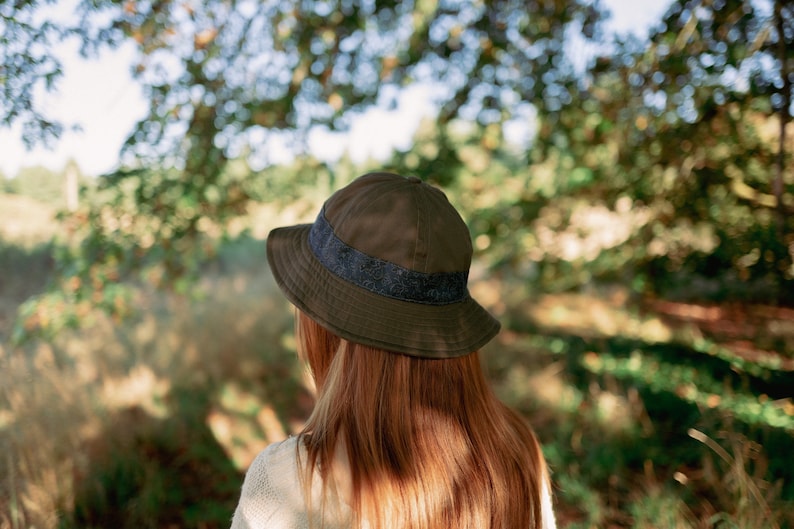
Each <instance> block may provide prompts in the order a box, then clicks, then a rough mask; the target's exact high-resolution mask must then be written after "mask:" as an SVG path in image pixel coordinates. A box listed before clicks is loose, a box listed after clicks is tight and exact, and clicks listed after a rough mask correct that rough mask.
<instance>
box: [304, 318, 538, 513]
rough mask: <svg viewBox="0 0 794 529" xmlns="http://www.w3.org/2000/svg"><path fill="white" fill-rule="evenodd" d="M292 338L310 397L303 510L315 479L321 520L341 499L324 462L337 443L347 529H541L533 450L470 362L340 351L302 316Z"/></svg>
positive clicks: (348, 347)
mask: <svg viewBox="0 0 794 529" xmlns="http://www.w3.org/2000/svg"><path fill="white" fill-rule="evenodd" d="M296 335H297V341H298V349H299V354H300V355H301V357H302V358H303V359H304V361H305V362H306V363H307V364H308V367H309V369H310V371H311V374H312V376H313V378H314V381H315V384H316V386H317V402H316V404H315V408H314V411H313V413H312V415H311V416H310V418H309V419H308V422H307V424H306V426H305V428H304V430H303V432H302V433H301V439H302V443H301V444H302V445H303V446H304V447H305V449H306V461H301V464H300V467H301V476H302V480H303V488H304V492H305V494H304V495H305V497H306V499H307V502H310V501H311V500H310V498H311V488H312V476H313V475H314V473H315V472H318V473H319V476H320V478H321V481H322V483H321V487H322V488H321V490H322V494H323V495H322V498H323V502H322V503H323V506H322V508H321V511H322V509H324V508H325V505H326V501H325V498H326V497H327V495H328V494H329V492H330V491H334V492H333V493H334V494H336V489H335V487H334V485H333V475H332V469H331V467H332V465H331V464H324V462H331V461H333V460H334V457H335V453H336V450H337V443H342V446H343V448H344V449H345V450H346V454H349V456H348V460H349V471H350V483H351V485H352V489H351V491H350V492H351V494H350V497H349V503H350V507H351V510H352V516H353V519H352V520H351V521H350V523H351V527H356V528H361V527H364V524H366V526H367V527H369V528H371V529H385V528H387V527H388V528H400V529H442V528H443V529H448V528H450V527H456V528H469V529H487V528H493V529H497V528H498V529H512V528H516V529H518V528H520V529H527V528H533V529H540V527H541V524H542V520H541V516H542V515H541V510H542V508H541V494H542V490H543V488H544V487H548V482H547V480H548V473H547V470H546V464H545V461H544V458H543V455H542V453H541V451H540V446H539V444H538V441H537V439H536V437H535V435H534V433H533V432H532V430H531V429H530V427H529V426H528V425H527V424H526V423H525V422H524V420H523V419H522V418H521V417H520V416H518V415H517V414H516V413H515V412H513V411H512V410H510V409H509V408H507V407H506V406H505V405H504V404H503V403H502V402H500V401H499V400H498V399H497V398H496V396H495V395H494V394H493V392H492V390H491V389H490V387H489V385H488V383H487V381H486V379H485V376H484V374H483V371H482V367H481V365H480V360H479V355H478V353H477V352H473V353H472V354H469V355H466V356H462V357H459V358H447V359H425V358H416V357H411V356H406V355H402V354H396V353H390V352H387V351H383V350H380V349H376V348H373V347H368V346H365V345H361V344H357V343H353V342H349V341H347V340H343V339H341V338H339V337H337V336H336V335H334V334H333V333H331V332H329V331H328V330H326V329H325V328H323V327H322V326H320V325H319V324H317V323H316V322H314V321H313V320H312V319H311V318H309V317H308V316H306V315H305V314H303V313H302V312H301V311H298V316H297V318H296ZM338 499H339V498H337V500H338ZM308 507H309V512H312V506H311V505H308Z"/></svg>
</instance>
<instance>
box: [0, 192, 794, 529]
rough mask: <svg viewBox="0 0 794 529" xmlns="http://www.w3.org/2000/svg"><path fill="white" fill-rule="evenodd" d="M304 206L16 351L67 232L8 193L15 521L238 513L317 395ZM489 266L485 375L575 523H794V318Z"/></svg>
mask: <svg viewBox="0 0 794 529" xmlns="http://www.w3.org/2000/svg"><path fill="white" fill-rule="evenodd" d="M290 211H294V210H290ZM304 211H313V209H312V208H308V207H302V208H301V209H300V210H299V212H298V213H294V212H293V213H289V214H287V213H284V212H280V213H277V212H275V211H273V210H268V209H263V210H261V211H258V212H256V217H255V218H252V219H251V222H252V224H253V225H255V226H257V227H258V230H257V231H255V232H253V235H252V236H246V237H241V238H239V239H237V240H235V241H232V242H230V243H228V244H226V245H225V246H224V247H223V248H222V251H221V252H220V254H219V255H218V257H217V258H216V259H215V260H214V261H213V262H212V263H210V264H209V265H207V266H206V267H205V269H204V271H203V273H202V277H201V280H200V281H199V284H198V285H197V288H196V291H195V292H194V293H193V294H192V295H190V296H183V295H176V294H173V293H167V292H162V291H154V290H151V289H149V288H146V287H144V286H135V285H133V293H134V294H133V295H134V300H133V303H132V305H133V306H134V307H135V308H136V310H135V312H134V313H133V314H132V315H131V316H130V317H129V318H128V319H126V320H124V321H114V320H113V319H111V318H109V317H107V316H106V315H105V314H103V313H101V312H99V311H96V310H91V311H88V312H86V313H85V314H83V315H82V316H81V319H82V322H83V325H82V327H81V328H80V329H77V330H68V331H63V332H61V333H59V334H58V335H57V336H56V337H55V338H53V339H50V340H46V341H45V340H39V341H33V342H30V343H27V344H25V345H24V346H21V345H20V346H12V344H11V340H10V336H11V332H12V327H13V324H14V315H15V312H16V309H17V307H18V306H19V305H20V304H21V303H22V302H24V301H25V300H26V299H27V298H28V297H29V296H31V295H34V294H37V293H39V292H42V291H43V290H44V289H45V288H46V286H47V282H48V280H49V278H50V277H51V274H52V270H53V261H52V257H51V256H52V249H53V247H52V245H51V244H49V243H48V241H49V240H50V238H51V237H52V235H53V234H56V233H57V232H58V226H57V223H56V222H54V220H53V218H54V217H53V215H52V211H50V210H48V208H46V207H44V206H42V205H41V204H35V203H31V202H27V201H26V202H24V203H21V202H20V197H8V196H0V252H1V253H0V267H1V271H2V274H0V281H1V282H0V529H17V528H23V527H24V528H33V527H36V528H42V529H49V528H64V529H66V528H77V527H80V528H92V527H95V528H99V527H103V528H104V527H106V528H126V527H129V528H133V527H135V528H141V527H143V528H148V527H151V528H171V527H190V528H193V527H195V528H216V527H217V528H221V527H227V526H228V525H229V520H230V517H231V514H232V510H233V508H234V505H235V503H236V500H237V495H238V494H239V487H240V485H241V483H242V477H243V474H244V472H245V469H246V468H247V466H248V464H249V463H250V461H251V460H252V458H253V457H254V455H255V454H256V453H257V452H258V451H259V450H261V449H262V448H263V447H264V446H266V445H267V444H268V443H270V442H273V441H276V440H279V439H282V438H284V437H285V436H286V435H288V434H290V433H293V432H296V431H298V430H299V429H300V428H301V425H302V422H303V420H304V419H305V418H306V417H307V414H308V413H309V411H310V410H311V407H312V402H313V401H312V392H311V386H310V384H309V383H308V381H307V379H306V376H305V373H304V371H303V369H302V367H301V366H300V365H299V364H298V362H297V361H296V359H295V354H294V342H293V337H292V316H291V314H290V309H289V307H288V305H287V303H286V302H285V301H284V300H283V298H282V297H281V295H280V294H279V293H278V292H277V289H276V287H275V285H274V284H273V282H272V279H271V277H270V275H269V273H268V271H267V265H266V260H265V254H264V242H263V240H262V235H263V233H266V231H267V229H266V228H267V227H269V226H272V225H277V224H280V223H282V222H294V221H296V220H300V219H302V218H304V217H303V215H304V213H303V212H304ZM14 226H16V227H14ZM20 226H21V227H20ZM475 275H480V276H482V277H474V278H473V281H472V285H471V287H472V291H473V294H474V295H475V297H477V298H478V299H480V300H481V301H482V302H483V303H484V304H486V305H488V306H489V307H490V308H491V309H492V310H493V311H494V312H495V313H496V314H498V315H499V317H500V319H501V320H502V322H503V323H504V324H505V330H504V331H503V332H502V333H501V334H500V336H499V337H498V339H497V340H495V341H494V343H492V344H489V346H488V347H487V348H486V350H485V351H484V358H485V359H486V360H485V361H486V363H487V368H488V370H489V372H490V374H491V377H492V380H493V383H494V385H495V388H496V390H497V392H498V393H499V394H500V396H501V397H502V398H503V399H504V400H505V401H507V402H508V403H509V404H510V405H512V406H514V407H515V408H516V409H518V410H519V411H521V412H522V413H523V414H525V415H526V417H527V418H528V420H529V421H530V422H531V423H532V424H533V425H534V427H535V428H536V430H537V432H538V434H539V436H540V438H541V440H542V442H543V444H544V449H545V451H546V454H547V457H548V459H549V461H550V463H551V465H552V468H553V471H554V476H553V478H554V483H555V493H556V502H557V509H558V515H559V519H560V526H561V527H570V528H590V527H605V528H606V527H615V528H618V527H638V528H689V527H691V528H708V527H736V528H747V529H750V528H753V529H755V528H762V527H770V528H772V527H793V526H794V515H793V514H792V512H794V468H792V467H793V466H794V465H792V464H791V455H790V454H791V453H792V449H794V403H793V402H792V399H791V397H792V390H791V388H792V387H794V385H792V384H794V376H793V373H794V311H792V310H791V309H785V308H779V307H765V306H746V305H722V306H703V305H696V304H684V303H676V302H672V301H668V300H647V299H637V298H635V297H633V296H631V295H630V294H629V293H628V292H627V291H626V290H625V289H623V288H621V287H617V286H599V287H596V286H593V287H592V289H590V290H588V291H582V292H576V293H568V294H556V295H543V294H541V293H539V292H537V289H533V288H532V287H531V285H526V284H524V283H522V282H521V281H518V280H516V279H515V278H511V277H500V276H496V277H485V275H484V274H475Z"/></svg>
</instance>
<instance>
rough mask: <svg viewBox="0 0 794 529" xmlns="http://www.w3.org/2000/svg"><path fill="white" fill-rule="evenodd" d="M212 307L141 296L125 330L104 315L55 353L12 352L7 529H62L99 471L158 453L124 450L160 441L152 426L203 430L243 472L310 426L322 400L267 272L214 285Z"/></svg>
mask: <svg viewBox="0 0 794 529" xmlns="http://www.w3.org/2000/svg"><path fill="white" fill-rule="evenodd" d="M199 294H200V295H201V296H202V298H201V299H200V300H199V299H194V300H192V301H191V300H187V299H184V298H179V297H176V296H170V295H166V294H163V293H155V292H147V291H143V290H140V291H138V292H137V296H138V298H137V300H136V305H137V306H138V307H139V308H140V309H141V311H140V312H139V314H138V315H137V317H135V318H134V319H133V320H131V321H129V322H127V323H125V324H124V325H117V324H115V323H114V322H112V321H111V320H110V319H108V318H106V317H104V316H103V315H102V314H100V313H92V314H90V315H89V318H90V320H91V322H92V323H91V324H90V326H89V327H87V328H84V329H81V330H78V331H69V332H64V333H61V335H60V336H58V337H57V339H55V340H53V341H52V342H51V343H35V344H30V345H28V346H26V347H24V348H23V347H18V348H11V347H10V346H8V345H5V346H3V345H0V453H2V454H3V457H2V460H1V461H0V476H3V479H2V481H1V482H0V528H2V529H18V528H22V527H28V528H33V527H37V528H43V529H46V528H55V527H58V526H59V518H62V517H63V516H64V515H68V514H69V513H71V512H72V511H73V509H74V507H75V503H76V501H77V502H79V500H80V498H79V497H78V496H79V495H80V494H83V492H84V489H85V484H86V483H89V484H90V483H91V480H92V479H93V480H96V476H95V474H96V470H97V469H96V468H95V467H96V466H97V463H98V462H102V461H106V460H107V458H108V457H118V455H119V454H118V452H119V450H121V451H124V450H144V451H145V447H144V448H142V447H141V446H140V445H134V446H133V445H130V444H128V443H127V441H125V440H124V439H125V438H130V439H131V438H138V437H147V436H148V437H151V436H152V435H154V432H151V431H147V430H146V428H151V426H144V425H147V424H148V425H154V424H165V423H166V422H167V421H170V420H172V419H175V418H182V419H184V418H185V417H188V416H189V417H191V418H190V419H189V420H190V421H192V420H194V419H195V420H197V421H198V423H199V424H197V425H194V427H196V428H198V427H200V426H202V425H201V422H202V421H203V423H204V424H203V427H205V428H206V429H207V431H209V432H211V433H212V434H213V435H212V436H213V437H214V438H215V440H216V441H217V442H218V444H219V445H220V447H221V448H222V449H223V451H224V453H225V456H226V458H227V459H228V460H229V461H230V462H231V463H232V464H233V465H234V466H235V467H236V468H237V469H238V471H239V470H242V469H244V468H246V467H247V465H248V464H249V463H250V461H251V459H252V458H253V456H254V455H255V454H256V453H257V452H258V451H259V450H260V449H261V448H262V447H263V446H264V445H266V444H267V443H270V442H273V441H276V440H279V439H280V438H283V437H284V436H285V435H287V433H291V432H293V431H294V430H295V429H296V428H299V427H300V423H301V420H302V418H303V417H304V416H305V412H306V411H307V410H308V407H309V406H310V405H311V398H310V397H309V396H308V392H307V391H306V390H304V389H303V388H302V386H301V384H300V376H301V373H300V371H299V370H298V369H297V366H296V364H295V362H294V360H293V359H292V356H291V351H290V350H289V345H290V343H289V341H288V340H285V339H284V337H285V336H289V334H290V332H291V318H290V314H289V310H288V307H287V305H286V303H285V302H284V301H282V299H281V296H277V295H276V294H275V288H274V285H273V284H272V280H271V279H269V274H268V273H267V271H266V268H265V265H264V263H262V266H260V267H259V268H258V270H256V271H255V272H253V271H250V272H246V271H238V272H234V273H231V274H225V275H223V276H221V275H218V274H210V275H209V276H208V277H207V278H206V279H204V280H203V281H202V284H201V285H200V287H199ZM193 398H195V401H194V400H192V399H193ZM192 414H197V415H199V417H198V418H196V417H193V415H192ZM185 420H187V419H185ZM188 428H189V427H188ZM186 435H188V437H189V434H186ZM125 443H126V444H125ZM114 450H115V452H114ZM108 454H109V456H108ZM114 454H115V455H114ZM127 457H130V454H127ZM135 457H137V456H135ZM152 463H156V461H153V462H152ZM100 481H101V480H100ZM236 485H237V486H239V483H237V484H236ZM81 490H82V491H83V492H81ZM83 495H84V494H83Z"/></svg>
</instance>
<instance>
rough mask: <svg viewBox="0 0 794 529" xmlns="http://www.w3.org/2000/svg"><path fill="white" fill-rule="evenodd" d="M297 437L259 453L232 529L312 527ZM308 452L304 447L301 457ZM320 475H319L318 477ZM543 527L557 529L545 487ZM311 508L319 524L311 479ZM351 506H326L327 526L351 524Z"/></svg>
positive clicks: (317, 492)
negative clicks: (335, 507)
mask: <svg viewBox="0 0 794 529" xmlns="http://www.w3.org/2000/svg"><path fill="white" fill-rule="evenodd" d="M297 442H298V437H290V438H289V439H287V440H286V441H283V442H281V443H275V444H272V445H270V446H268V447H267V448H266V449H265V450H263V451H262V452H260V453H259V455H258V456H257V457H256V459H255V460H254V462H253V463H251V467H250V468H249V469H248V473H247V474H246V476H245V482H244V483H243V490H242V494H241V496H240V502H239V504H238V505H237V510H236V511H235V513H234V518H233V519H232V529H309V515H308V513H307V512H306V502H305V501H304V495H303V490H302V488H301V484H300V477H299V475H298V463H297V459H296V454H297V451H296V450H297ZM305 455H306V452H305V449H304V448H303V447H301V457H302V458H303V457H304V456H305ZM315 477H317V476H315ZM542 502H543V507H542V508H543V511H542V512H543V529H556V522H555V519H554V511H553V510H552V504H551V497H550V494H549V490H548V489H547V488H546V487H544V489H543V497H542ZM311 504H312V510H313V511H314V516H315V520H318V522H317V523H315V526H317V527H320V523H319V520H320V515H319V512H320V505H321V484H320V479H319V478H318V477H317V479H313V480H312V502H311ZM350 519H351V512H350V508H349V507H348V506H347V505H344V504H342V505H340V506H339V507H338V509H337V510H332V511H330V513H329V509H328V506H326V512H325V519H324V520H323V522H324V523H323V525H322V527H324V529H337V528H338V529H342V528H344V527H348V526H349V525H350V523H349V520H350Z"/></svg>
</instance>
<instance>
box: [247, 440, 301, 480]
mask: <svg viewBox="0 0 794 529" xmlns="http://www.w3.org/2000/svg"><path fill="white" fill-rule="evenodd" d="M298 439H299V438H298V437H296V436H291V437H288V438H286V439H285V440H283V441H279V442H277V443H273V444H270V445H268V446H267V448H265V449H264V450H262V451H261V452H259V454H257V456H256V458H255V459H254V461H253V462H252V463H251V466H250V467H249V468H248V475H251V474H254V475H258V474H264V475H267V474H269V475H271V476H274V477H283V476H284V475H285V474H284V473H285V472H288V471H289V472H288V474H287V475H291V474H292V473H294V474H296V475H297V472H298V466H297V457H296V456H297V453H298V452H297V451H298V445H299V443H298Z"/></svg>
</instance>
